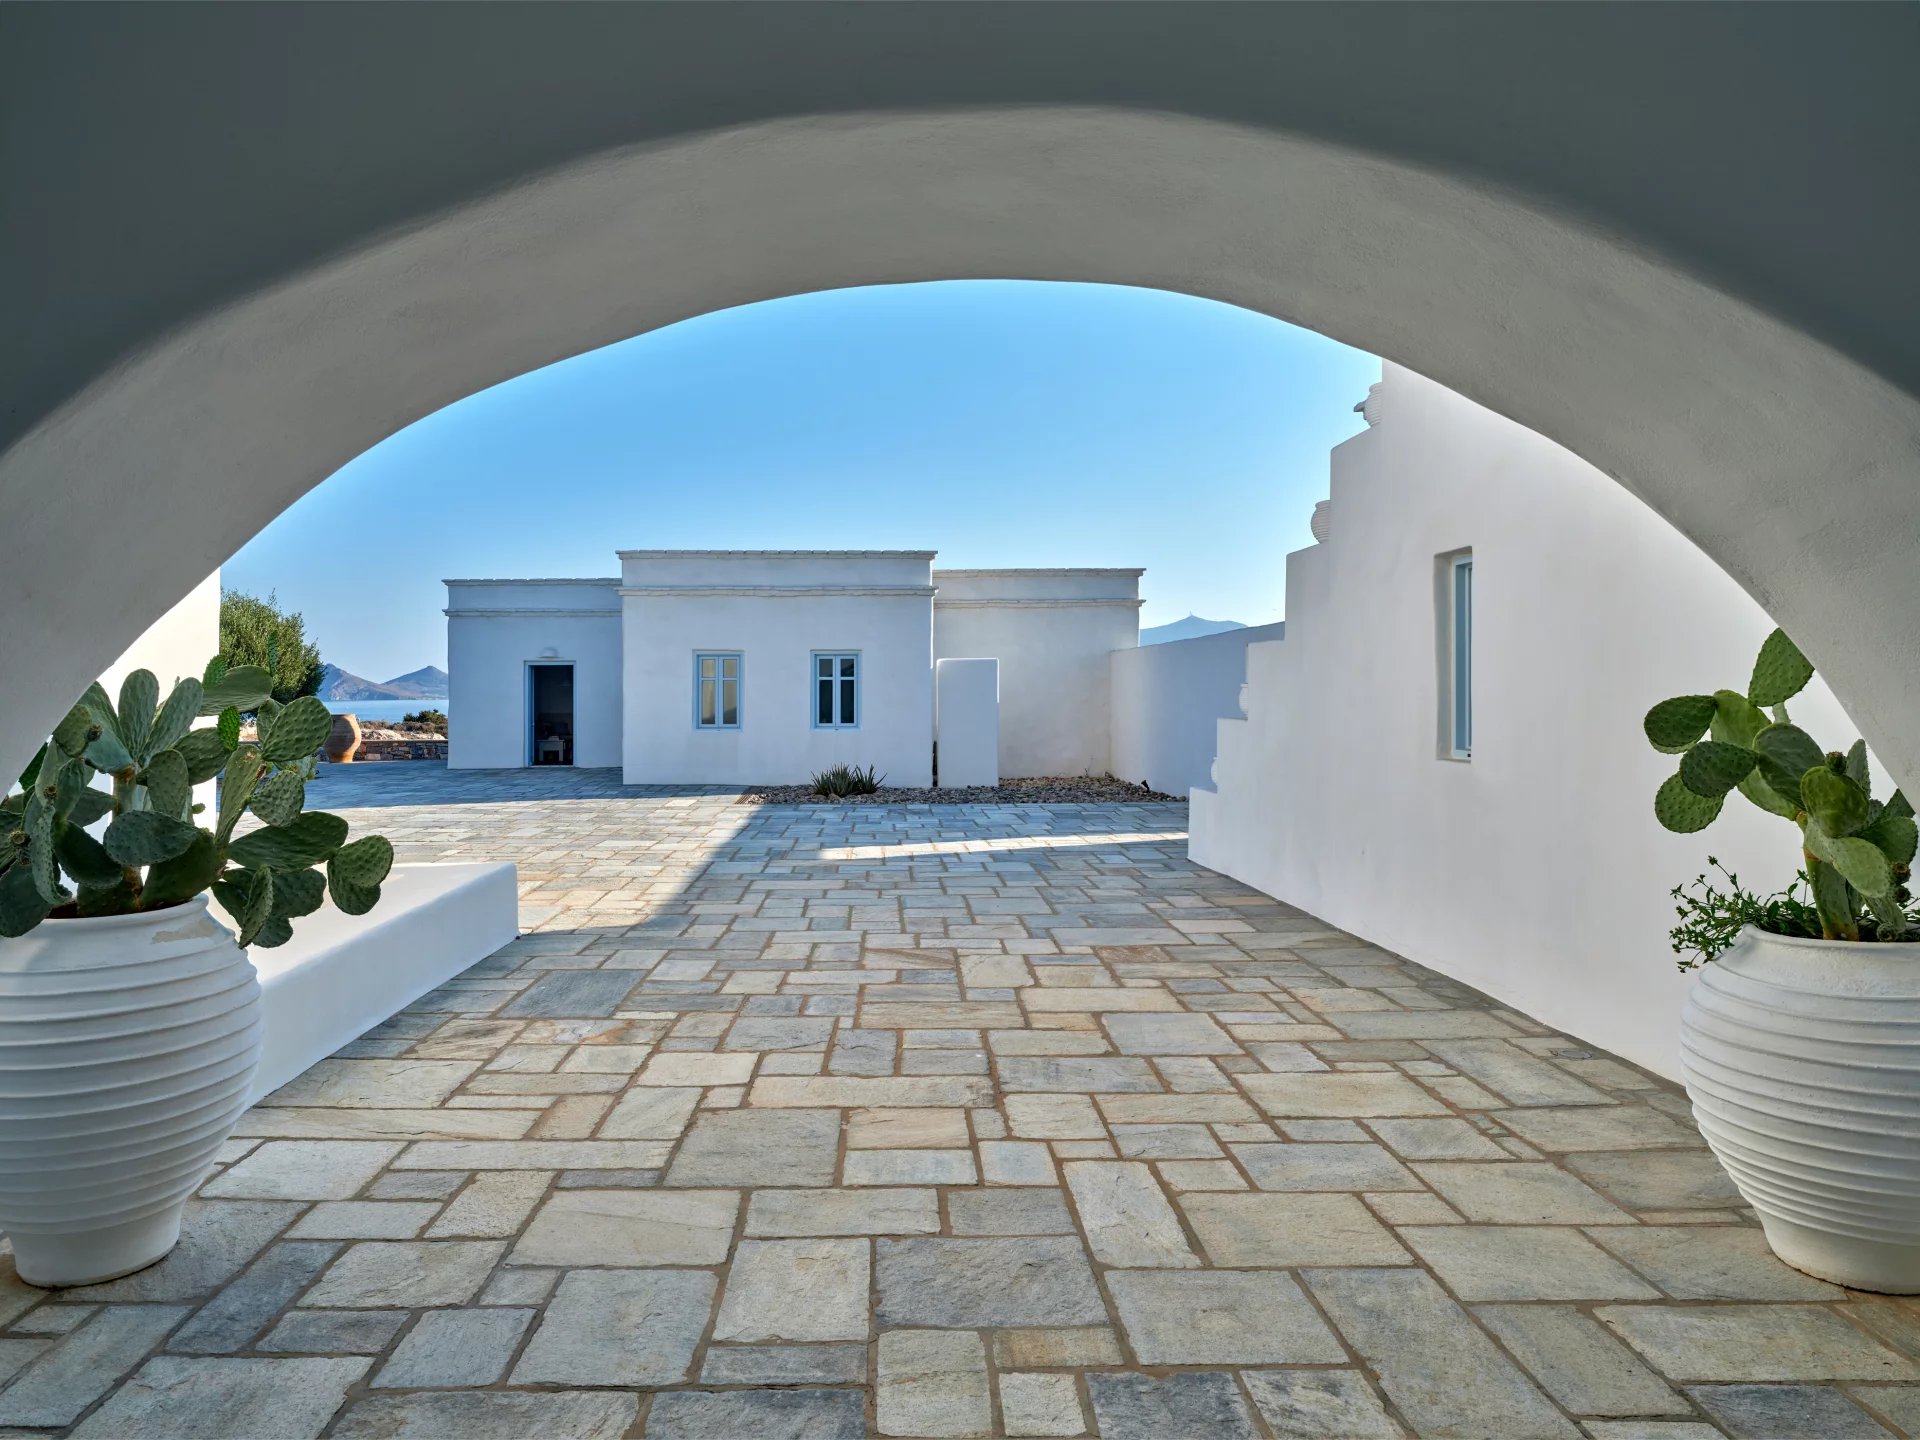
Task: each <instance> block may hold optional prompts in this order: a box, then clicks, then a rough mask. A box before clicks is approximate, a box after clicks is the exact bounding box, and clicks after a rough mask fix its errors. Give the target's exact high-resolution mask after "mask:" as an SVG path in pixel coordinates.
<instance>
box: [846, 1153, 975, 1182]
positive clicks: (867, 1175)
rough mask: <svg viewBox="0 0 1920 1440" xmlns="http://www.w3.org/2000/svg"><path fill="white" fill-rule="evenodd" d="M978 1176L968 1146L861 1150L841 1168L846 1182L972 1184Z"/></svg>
mask: <svg viewBox="0 0 1920 1440" xmlns="http://www.w3.org/2000/svg"><path fill="white" fill-rule="evenodd" d="M979 1178H980V1177H979V1175H978V1174H977V1173H976V1172H975V1170H974V1164H973V1152H972V1151H970V1150H860V1151H854V1152H851V1153H849V1154H848V1156H847V1159H846V1164H845V1165H844V1166H843V1167H842V1171H841V1180H842V1183H844V1184H847V1185H973V1184H976V1183H978V1181H979Z"/></svg>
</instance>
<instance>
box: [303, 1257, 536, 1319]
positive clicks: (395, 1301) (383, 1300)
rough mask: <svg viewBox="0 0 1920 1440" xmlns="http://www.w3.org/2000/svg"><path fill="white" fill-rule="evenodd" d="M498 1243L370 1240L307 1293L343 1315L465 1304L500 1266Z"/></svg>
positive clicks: (311, 1302) (310, 1298)
mask: <svg viewBox="0 0 1920 1440" xmlns="http://www.w3.org/2000/svg"><path fill="white" fill-rule="evenodd" d="M506 1248H507V1247H506V1244H505V1243H504V1242H503V1241H498V1240H368V1241H364V1242H362V1243H361V1244H358V1245H354V1246H351V1247H350V1248H349V1249H348V1250H347V1253H346V1254H344V1255H342V1256H341V1257H340V1258H339V1259H338V1260H336V1261H334V1262H333V1265H332V1266H331V1267H330V1268H329V1269H328V1271H327V1273H326V1274H325V1275H323V1276H321V1277H320V1283H319V1284H318V1285H316V1286H314V1287H313V1289H311V1290H310V1291H308V1292H307V1294H306V1297H305V1299H306V1303H307V1304H309V1305H314V1306H321V1307H326V1306H332V1307H337V1308H339V1309H343V1310H355V1309H365V1310H378V1309H388V1308H399V1309H419V1308H421V1307H423V1306H428V1305H465V1304H466V1303H467V1302H468V1301H470V1300H472V1299H473V1297H474V1292H476V1291H477V1290H479V1288H480V1287H481V1285H483V1284H484V1283H485V1282H486V1278H487V1276H488V1274H489V1273H491V1272H492V1270H493V1267H494V1266H495V1265H497V1264H499V1263H500V1255H501V1252H502V1251H504V1250H505V1249H506Z"/></svg>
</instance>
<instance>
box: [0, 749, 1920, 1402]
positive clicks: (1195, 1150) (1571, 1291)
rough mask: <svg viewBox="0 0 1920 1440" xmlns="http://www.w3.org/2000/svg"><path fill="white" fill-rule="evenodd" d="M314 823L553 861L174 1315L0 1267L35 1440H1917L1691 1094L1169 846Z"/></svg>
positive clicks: (440, 820)
mask: <svg viewBox="0 0 1920 1440" xmlns="http://www.w3.org/2000/svg"><path fill="white" fill-rule="evenodd" d="M312 800H313V802H314V803H316V804H319V805H324V806H325V807H326V808H329V809H334V810H338V811H340V812H342V813H344V814H346V815H347V816H348V818H349V819H351V820H352V821H353V823H354V825H355V827H356V829H357V830H358V829H378V830H379V831H381V832H383V833H385V834H387V835H388V836H390V837H391V838H392V839H393V840H394V841H395V843H396V845H397V847H398V848H399V850H400V852H401V857H402V858H403V859H442V858H444V859H497V860H511V861H513V862H515V863H516V864H517V865H518V866H519V867H520V880H521V894H522V912H521V913H522V924H523V928H524V930H525V932H526V933H525V934H524V936H523V938H521V939H520V940H518V941H516V942H514V943H513V944H512V945H509V946H508V947H507V948H506V949H504V950H502V951H500V952H499V953H498V954H496V955H494V956H493V957H492V958H491V959H489V960H487V961H485V962H483V963H481V964H479V965H477V966H475V967H474V968H473V969H471V970H469V971H468V972H467V973H466V974H464V975H462V976H461V977H459V978H458V979H457V980H455V981H453V982H452V983H450V984H448V985H445V986H443V987H442V988H441V989H439V990H437V991H435V992H434V993H433V994H431V995H429V996H427V997H425V998H424V999H422V1000H421V1001H420V1002H418V1003H417V1004H415V1005H413V1006H412V1007H410V1008H409V1009H408V1010H407V1011H406V1012H405V1013H403V1014H401V1015H398V1016H396V1017H395V1018H394V1019H393V1020H391V1021H389V1022H388V1023H387V1024H385V1025H383V1026H381V1027H380V1028H379V1029H378V1030H376V1031H374V1032H373V1033H371V1034H369V1035H368V1036H366V1037H365V1038H364V1039H363V1040H361V1041H359V1042H358V1043H356V1044H354V1045H352V1046H350V1047H349V1048H348V1049H346V1050H343V1051H341V1052H340V1053H339V1054H338V1055H337V1056H336V1057H334V1058H332V1059H329V1060H325V1061H323V1062H321V1063H320V1064H319V1065H316V1066H315V1067H314V1068H313V1069H312V1070H310V1071H309V1072H307V1073H306V1074H305V1075H303V1076H301V1077H300V1078H299V1079H297V1080H295V1081H294V1082H293V1083H292V1084H290V1085H288V1086H286V1087H285V1088H284V1089H282V1090H280V1091H279V1092H278V1093H277V1094H275V1095H273V1096H271V1097H269V1099H268V1100H266V1101H265V1102H263V1103H262V1104H261V1105H259V1106H257V1107H256V1108H255V1109H254V1110H253V1111H251V1112H250V1113H249V1114H247V1115H246V1116H245V1117H244V1118H243V1119H242V1121H241V1123H240V1126H239V1130H238V1132H237V1135H236V1138H235V1139H234V1140H233V1141H232V1143H231V1144H230V1145H228V1147H227V1148H226V1150H225V1152H224V1154H223V1157H222V1160H223V1168H222V1169H221V1170H220V1171H219V1173H217V1174H216V1175H215V1176H214V1177H213V1178H212V1179H211V1180H209V1181H208V1182H207V1184H206V1186H205V1187H204V1188H203V1190H202V1191H201V1197H200V1199H199V1200H198V1201H196V1202H195V1204H194V1206H193V1208H192V1210H191V1211H190V1214H189V1218H188V1222H187V1233H186V1238H185V1239H184V1240H183V1242H182V1244H181V1246H180V1248H179V1250H178V1251H176V1252H175V1254H174V1255H173V1256H171V1257H170V1258H169V1259H167V1260H166V1261H165V1262H163V1263H162V1264H160V1265H158V1266H156V1267H154V1268H152V1269H150V1270H147V1271H145V1272H143V1273H141V1274H139V1275H135V1276H132V1277H129V1278H127V1279H124V1280H120V1281H116V1282H113V1283H111V1284H107V1285H100V1286H94V1287H91V1288H88V1289H84V1290H74V1291H67V1292H64V1293H56V1294H48V1293H46V1292H42V1291H39V1290H36V1289H33V1288H31V1287H28V1286H25V1285H23V1284H22V1283H21V1282H20V1281H19V1280H18V1279H17V1277H15V1276H14V1275H13V1272H12V1267H11V1263H10V1261H6V1260H4V1259H3V1258H0V1379H4V1380H9V1381H10V1383H7V1384H6V1385H5V1388H3V1389H0V1433H4V1434H9V1435H10V1434H14V1433H31V1434H42V1435H44V1434H73V1435H77V1436H82V1437H174V1436H215V1435H217V1436H244V1437H274V1440H280V1437H288V1440H292V1437H308V1436H319V1435H331V1436H339V1437H375V1436H448V1437H455V1436H457V1437H478V1440H485V1437H529V1436H539V1437H576V1436H577V1437H595V1440H602V1437H607V1440H610V1437H617V1436H639V1435H646V1436H655V1437H666V1436H702V1437H728V1440H731V1437H754V1440H762V1437H767V1440H771V1437H782V1436H804V1437H812V1440H830V1437H841V1436H860V1435H864V1434H870V1433H877V1434H882V1435H890V1436H968V1435H1009V1436H1070V1435H1094V1434H1098V1435H1101V1436H1105V1437H1107V1440H1177V1437H1184V1436H1196V1437H1206V1440H1232V1437H1240V1436H1273V1437H1305V1436H1313V1437H1377V1436H1395V1435H1404V1434H1414V1435H1421V1436H1461V1437H1473V1436H1489V1437H1562V1436H1565V1437H1577V1436H1580V1435H1583V1434H1584V1435H1586V1436H1590V1437H1593V1440H1637V1437H1648V1440H1652V1437H1659V1440H1700V1437H1707V1436H1715V1435H1721V1434H1726V1435H1732V1436H1766V1437H1787V1436H1821V1437H1847V1436H1883V1435H1889V1434H1910V1433H1920V1370H1916V1365H1915V1361H1916V1358H1917V1357H1920V1306H1915V1305H1912V1304H1909V1303H1907V1302H1904V1301H1897V1300H1890V1299H1885V1298H1880V1297H1874V1296H1866V1295H1856V1294H1850V1293H1848V1292H1846V1291H1843V1290H1840V1289H1837V1288H1835V1287H1833V1286H1830V1285H1826V1284H1823V1283H1821V1282H1819V1281H1816V1280H1812V1279H1810V1278H1808V1277H1806V1276H1803V1275H1801V1274H1799V1273H1797V1272H1795V1271H1793V1270H1790V1269H1788V1268H1786V1267H1785V1266H1783V1265H1781V1264H1780V1263H1779V1262H1777V1261H1775V1260H1774V1259H1773V1258H1772V1256H1771V1255H1770V1254H1769V1252H1768V1251H1767V1248H1766V1246H1765V1244H1764V1242H1763V1240H1762V1238H1761V1234H1760V1231H1759V1230H1758V1229H1757V1228H1756V1227H1755V1225H1754V1224H1753V1221H1752V1217H1751V1216H1750V1214H1749V1213H1747V1212H1745V1211H1744V1210H1742V1209H1741V1208H1740V1207H1739V1202H1738V1199H1737V1197H1736V1196H1735V1194H1734V1192H1733V1190H1732V1189H1731V1187H1730V1186H1729V1185H1728V1183H1727V1182H1726V1180H1725V1178H1724V1177H1723V1176H1722V1174H1721V1173H1720V1171H1719V1169H1718V1167H1717V1166H1716V1165H1715V1163H1714V1161H1713V1160H1712V1158H1711V1157H1710V1156H1709V1155H1708V1153H1707V1152H1706V1151H1705V1150H1704V1149H1702V1148H1701V1146H1700V1141H1699V1139H1698V1137H1697V1135H1696V1134H1695V1132H1694V1130H1693V1128H1692V1126H1691V1124H1690V1123H1689V1121H1688V1118H1687V1107H1686V1103H1685V1100H1684V1098H1683V1097H1682V1095H1681V1094H1680V1093H1679V1092H1678V1091H1677V1090H1676V1089H1675V1088H1674V1087H1672V1086H1670V1085H1667V1084H1665V1083H1663V1082H1659V1081H1655V1080H1653V1079H1650V1078H1649V1077H1648V1076H1646V1075H1645V1074H1643V1073H1641V1072H1640V1071H1638V1070H1635V1069H1634V1068H1632V1067H1631V1066H1629V1065H1626V1064H1624V1063H1622V1062H1620V1061H1618V1060H1616V1059H1613V1058H1611V1057H1609V1056H1607V1055H1604V1054H1598V1053H1595V1052H1594V1051H1592V1050H1590V1049H1588V1048H1587V1047H1585V1046H1582V1045H1581V1044H1579V1043H1578V1042H1576V1041H1574V1040H1571V1039H1569V1038H1567V1037H1565V1036H1562V1035H1558V1034H1555V1033H1554V1032H1552V1031H1550V1030H1548V1029H1547V1028H1546V1027H1544V1026H1542V1025H1540V1024H1537V1023H1536V1022H1534V1021H1532V1020H1530V1019H1528V1018H1527V1017H1526V1016H1524V1015H1519V1014H1515V1013H1513V1012H1512V1011H1509V1010H1505V1009H1503V1008H1501V1007H1500V1006H1499V1005H1497V1004H1495V1003H1493V1002H1491V1001H1489V1000H1488V999H1487V998H1486V997H1484V996H1481V995H1478V994H1476V993H1474V992H1472V991H1470V990H1467V989H1465V988H1463V987H1461V986H1459V985H1457V984H1454V983H1452V982H1450V981H1448V980H1446V979H1445V978H1443V977H1441V976H1439V975H1436V974H1434V973H1432V972H1430V971H1426V970H1423V969H1421V968H1420V967H1419V966H1417V965H1413V964H1410V963H1408V962H1407V961H1404V960H1401V959H1399V958H1397V957H1395V956H1394V955H1391V954H1388V953H1386V952H1384V951H1381V950H1379V949H1376V948H1374V947H1372V946H1369V945H1366V944H1364V943H1362V942H1360V941H1358V940H1356V939H1354V938H1353V937H1351V936H1349V935H1346V934H1343V933H1341V932H1339V931H1337V930H1333V929H1330V928H1329V927H1327V926H1326V925H1324V924H1322V923H1320V922H1319V921H1317V920H1315V919H1314V918H1313V917H1312V916H1309V915H1306V914H1303V913H1302V912H1300V911H1298V910H1295V909H1291V908H1289V907H1287V906H1285V905H1279V904H1276V903H1274V902H1273V901H1271V900H1269V899H1267V898H1265V897H1264V896H1261V895H1259V894H1257V893H1255V892H1254V891H1251V890H1249V889H1247V888H1246V887H1244V886H1241V885H1238V884H1236V883H1234V882H1233V881H1230V880H1227V879H1224V878H1222V877H1221V876H1218V875H1215V874H1213V873H1211V872H1209V871H1206V870H1202V869H1200V868H1198V867H1196V866H1194V865H1191V864H1189V863H1188V862H1187V860H1186V858H1185V843H1184V826H1185V808H1184V806H1180V805H1172V804H1139V805H1112V806H1056V807H1012V806H1009V807H987V806H982V807H951V808H944V809H939V810H932V809H908V810H902V809H871V808H861V807H857V806H837V807H825V806H822V807H806V808H784V807H773V808H755V807H750V806H744V805H738V804H735V803H734V802H733V797H732V796H730V795H726V794H718V793H711V794H709V793H693V792H687V793H673V792H666V791H641V790H627V789H623V788H622V787H621V786H620V785H619V784H618V777H617V776H614V775H611V774H607V773H594V772H570V771H558V770H555V771H549V772H533V773H513V774H501V775H487V774H473V773H465V774H458V773H456V774H449V773H448V772H446V771H445V770H443V769H440V768H438V767H432V766H424V765H414V766H406V767H387V766H369V767H360V768H355V769H342V770H329V771H328V772H326V774H325V776H324V777H323V779H322V780H321V781H320V782H319V783H318V784H317V785H316V786H315V787H314V793H313V796H312ZM1647 1023H1648V1024H1650V1025H1667V1024H1671V1023H1673V1021H1672V1017H1670V1016H1667V1015H1650V1016H1649V1017H1648V1022H1647Z"/></svg>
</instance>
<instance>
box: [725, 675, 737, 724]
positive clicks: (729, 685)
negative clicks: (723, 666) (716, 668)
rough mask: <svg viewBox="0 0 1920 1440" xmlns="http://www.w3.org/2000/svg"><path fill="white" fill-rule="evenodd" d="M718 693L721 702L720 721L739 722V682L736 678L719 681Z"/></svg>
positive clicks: (726, 722)
mask: <svg viewBox="0 0 1920 1440" xmlns="http://www.w3.org/2000/svg"><path fill="white" fill-rule="evenodd" d="M720 694H721V697H722V702H723V703H722V704H721V707H720V723H721V724H722V725H738V724H739V723H740V682H739V681H738V680H723V681H721V682H720Z"/></svg>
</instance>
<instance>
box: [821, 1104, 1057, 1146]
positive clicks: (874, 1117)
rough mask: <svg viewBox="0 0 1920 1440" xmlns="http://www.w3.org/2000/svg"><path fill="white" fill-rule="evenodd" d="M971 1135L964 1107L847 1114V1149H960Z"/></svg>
mask: <svg viewBox="0 0 1920 1440" xmlns="http://www.w3.org/2000/svg"><path fill="white" fill-rule="evenodd" d="M1088 1108H1089V1109H1091V1108H1092V1107H1091V1106H1089V1107H1088ZM972 1139H973V1137H972V1136H971V1135H969V1134H968V1133H967V1112H966V1111H964V1110H856V1111H854V1112H853V1113H852V1114H851V1115H849V1116H848V1117H847V1148H848V1149H849V1150H948V1149H956V1148H958V1149H964V1148H966V1146H968V1145H969V1144H971V1143H972Z"/></svg>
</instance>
